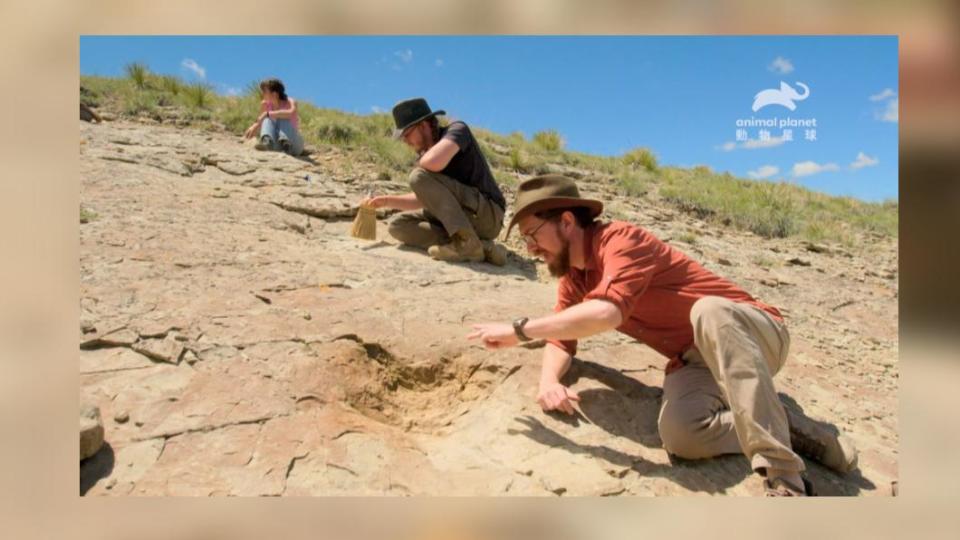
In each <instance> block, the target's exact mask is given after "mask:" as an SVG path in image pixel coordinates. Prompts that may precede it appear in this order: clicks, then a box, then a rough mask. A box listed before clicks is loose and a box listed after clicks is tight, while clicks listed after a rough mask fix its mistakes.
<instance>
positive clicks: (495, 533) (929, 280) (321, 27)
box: [0, 0, 960, 539]
mask: <svg viewBox="0 0 960 540" xmlns="http://www.w3.org/2000/svg"><path fill="white" fill-rule="evenodd" d="M958 6H960V4H958V3H957V2H948V1H944V0H917V1H914V2H902V1H891V0H886V1H885V0H879V1H849V2H830V1H826V0H807V1H805V2H790V3H788V2H773V1H769V0H763V1H761V0H749V1H705V0H704V1H700V0H673V1H659V2H657V1H654V2H645V3H642V4H641V3H638V2H628V1H615V2H611V1H602V0H594V1H592V2H579V1H574V0H534V1H520V0H488V1H487V2H470V1H453V0H446V1H442V2H440V1H436V0H434V1H424V0H408V1H406V2H403V3H386V2H372V1H366V0H352V1H338V2H331V1H309V2H308V1H301V2H290V3H283V2H271V3H264V2H251V1H245V0H234V1H232V2H206V3H203V4H198V3H194V2H185V1H167V2H139V1H130V0H124V1H119V0H117V1H89V2H83V3H80V2H55V1H52V0H35V1H33V2H29V3H13V2H5V3H2V4H0V18H2V20H4V21H5V22H7V24H6V25H5V30H4V33H3V36H2V37H0V40H2V42H3V50H4V53H5V54H3V55H2V56H0V73H3V77H4V81H5V84H4V89H5V92H4V93H5V96H4V97H5V99H4V100H3V103H4V109H5V117H6V118H5V123H4V126H5V129H3V130H0V145H2V148H3V149H4V150H3V155H4V160H3V161H4V180H3V182H2V184H0V185H2V186H3V188H2V189H3V194H2V197H0V200H2V201H3V211H2V212H0V230H2V231H3V235H2V244H0V246H2V248H3V250H2V253H3V264H2V265H0V268H2V275H0V278H2V279H0V283H2V284H3V295H2V298H3V300H2V306H3V307H2V312H0V344H2V345H0V358H2V359H3V364H2V365H3V372H2V373H3V374H2V376H0V428H2V433H3V434H4V438H3V440H4V442H5V443H7V444H3V445H0V460H2V462H3V463H4V467H3V468H2V470H3V472H2V473H0V474H2V477H0V484H2V485H3V486H4V488H5V490H4V493H3V495H2V496H0V522H2V523H4V529H5V530H6V531H9V532H8V533H7V534H8V535H9V537H11V538H19V537H25V536H28V535H29V536H30V537H32V536H43V537H50V538H54V537H57V538H59V537H63V536H69V537H90V538H94V537H96V538H131V537H136V538H152V537H156V538H174V537H175V538H239V537H265V536H280V537H286V536H290V535H292V533H293V532H294V529H297V530H300V531H302V532H305V533H306V534H309V535H310V536H311V537H330V538H339V537H347V536H350V537H357V536H362V537H376V538H384V537H387V538H411V539H426V538H511V537H513V536H523V537H553V538H591V537H595V536H596V535H597V534H598V533H599V534H601V535H604V536H607V535H616V536H626V535H627V534H629V535H630V536H634V535H638V534H639V535H651V534H653V535H659V534H663V533H665V532H666V531H668V530H669V531H671V533H673V532H677V529H681V530H682V531H681V532H688V533H696V532H703V531H709V532H712V533H716V532H718V531H721V530H722V531H723V532H726V531H729V532H730V533H731V534H736V535H737V536H738V537H741V538H743V537H752V536H760V535H763V536H768V535H769V534H770V531H771V530H776V531H777V533H778V534H780V533H784V536H786V537H788V538H789V537H800V536H801V535H802V534H803V533H804V529H806V528H807V527H810V526H820V527H832V531H828V532H832V533H833V534H843V536H844V537H848V536H849V537H852V538H858V537H867V536H869V537H879V536H902V535H904V534H919V533H920V532H922V536H923V537H930V538H938V537H943V538H955V537H956V534H957V532H958V529H960V525H958V521H957V519H956V517H954V516H955V512H949V511H948V509H949V508H950V507H953V505H955V502H954V501H953V500H952V499H953V497H955V496H956V495H957V493H958V491H960V489H958V484H957V478H958V477H960V475H958V472H960V464H958V461H957V460H956V459H955V458H954V455H953V450H954V449H955V448H958V447H960V444H958V443H960V430H957V429H956V421H955V420H954V419H955V415H954V414H953V412H954V411H955V410H957V405H958V392H956V390H955V388H956V384H955V381H957V380H958V377H957V376H958V375H960V367H958V366H960V364H958V362H957V361H956V360H957V353H956V350H957V349H956V347H957V345H958V341H960V340H958V338H957V337H956V336H957V335H958V333H957V332H956V328H957V326H958V325H957V320H958V315H957V312H958V309H957V308H958V305H960V302H958V300H960V292H958V287H957V285H956V284H955V282H954V280H955V278H956V277H957V275H958V272H957V270H956V269H957V267H958V266H957V263H958V258H960V257H958V250H960V247H958V242H957V240H956V239H955V238H954V234H956V232H957V231H958V230H960V227H958V224H960V217H958V216H960V182H958V179H960V178H958V172H960V152H958V148H957V147H958V142H960V122H958V117H960V114H958V113H960V43H958V41H960V39H958V36H960V32H958V30H960V28H958V27H960V7H958ZM220 33H229V34H325V33H364V34H415V33H444V34H461V33H478V34H494V33H524V34H604V33H612V34H700V33H706V34H887V35H891V34H893V35H898V36H899V44H900V62H901V64H900V65H901V72H900V81H901V87H900V89H899V92H900V94H901V95H902V99H901V101H900V106H901V109H902V110H901V112H902V119H901V131H900V133H901V141H900V145H901V146H900V167H901V170H900V202H901V208H902V213H903V215H902V217H901V221H900V223H901V235H900V238H901V292H902V295H903V297H902V299H901V304H900V305H901V308H902V309H901V313H900V316H901V319H900V320H901V325H902V326H901V358H902V359H904V360H905V362H904V363H903V366H902V372H903V373H904V377H903V384H902V389H903V390H902V395H901V412H902V420H901V422H900V425H901V426H902V430H903V433H902V437H901V440H902V441H903V448H902V470H901V475H900V476H901V478H902V481H901V486H900V495H901V496H900V498H895V499H886V500H874V501H856V502H853V501H843V502H840V501H829V500H821V501H809V502H808V503H805V504H807V505H819V506H817V508H816V509H815V511H816V516H817V517H816V518H815V519H812V518H811V516H812V515H814V514H813V512H811V511H810V510H813V507H812V506H804V507H803V510H802V513H801V512H797V511H796V510H799V509H794V511H793V512H789V513H788V511H789V510H790V508H788V507H787V505H788V504H789V503H784V504H779V505H778V507H777V508H776V509H772V508H770V507H769V504H770V503H768V502H764V501H762V500H756V501H726V500H724V501H716V500H711V501H709V503H704V502H703V501H694V500H690V499H682V500H673V501H643V502H642V503H641V502H640V501H630V500H626V501H618V502H616V503H613V504H609V505H603V506H602V507H600V508H598V507H597V506H599V505H598V504H597V501H582V502H581V501H565V502H562V503H559V504H558V503H556V502H554V503H553V504H551V505H550V508H549V509H548V508H547V505H546V504H537V505H536V506H535V507H533V508H528V507H527V504H528V503H527V502H524V503H519V504H518V503H512V502H510V503H501V502H498V501H484V502H483V503H482V504H478V503H477V502H476V501H471V502H469V503H468V502H463V503H461V504H457V505H456V506H457V507H458V508H457V509H451V510H449V511H448V510H446V509H445V507H440V506H439V505H440V504H441V503H439V502H437V501H413V504H408V503H405V502H403V501H399V502H389V501H378V502H370V501H366V500H356V501H348V502H344V503H342V504H346V505H348V510H349V511H348V510H343V511H340V510H337V509H335V508H339V505H340V504H341V502H340V501H336V502H334V501H319V502H318V501H291V502H287V504H284V505H282V506H280V505H277V504H271V503H272V501H271V502H267V501H241V502H239V504H236V503H234V504H229V502H228V501H201V502H198V503H194V502H190V503H189V505H187V504H183V503H182V502H181V501H110V502H109V503H107V502H106V501H80V500H79V498H78V497H77V484H76V481H77V467H76V461H75V454H76V444H77V443H76V437H75V426H74V423H75V421H76V420H75V419H76V414H75V410H76V403H77V399H78V396H77V393H78V392H77V388H78V385H77V380H76V373H75V369H76V368H75V366H76V361H75V359H76V354H77V351H76V331H77V330H76V328H77V320H78V309H79V308H78V305H77V294H78V286H79V285H78V262H77V261H78V252H77V237H78V236H77V234H78V231H77V227H78V225H77V220H76V214H77V210H76V209H77V204H78V191H77V179H76V170H77V132H76V129H77V127H76V126H77V124H76V122H77V120H76V110H77V99H78V98H77V80H78V46H79V35H82V34H220ZM304 61H305V62H309V61H310V59H308V58H305V59H304ZM285 502H286V501H285ZM256 503H259V504H256ZM264 503H266V504H264ZM321 504H322V508H323V512H322V513H321V511H320V510H318V508H320V507H321ZM443 504H456V503H455V502H445V503H443ZM529 504H533V503H529ZM641 504H642V506H641ZM161 505H165V506H171V507H172V508H168V509H167V510H169V511H170V513H169V514H168V513H163V514H161V513H159V508H158V507H159V506H161ZM734 505H735V506H734ZM848 505H856V506H855V507H853V508H851V506H848ZM101 506H102V507H101ZM547 510H550V512H549V514H547V513H546V512H547ZM188 512H192V513H188ZM868 512H869V514H868ZM693 513H695V514H696V516H695V517H694V516H693ZM738 513H739V515H737V514H738ZM685 514H690V515H685ZM168 515H169V516H174V515H175V516H177V517H176V518H175V519H171V518H168V517H166V516H168ZM160 516H164V517H163V518H160ZM307 516H310V517H309V519H308V518H307ZM348 516H349V517H348ZM734 516H736V517H741V518H742V519H731V518H733V517H734ZM710 517H717V518H718V519H716V520H711V519H709V518H710ZM720 517H722V518H723V519H722V520H721V519H719V518H720ZM720 523H722V524H723V525H725V526H726V527H724V526H723V525H721V526H719V527H718V525H719V524H720ZM730 524H735V527H734V528H730ZM834 524H838V525H836V526H834ZM839 524H842V525H839Z"/></svg>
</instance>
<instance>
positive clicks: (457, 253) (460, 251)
mask: <svg viewBox="0 0 960 540" xmlns="http://www.w3.org/2000/svg"><path fill="white" fill-rule="evenodd" d="M427 253H429V254H430V256H431V257H433V258H434V259H437V260H438V261H446V262H480V261H482V260H483V244H482V243H481V242H480V239H479V238H477V233H475V232H473V231H460V232H458V233H457V234H455V235H454V236H453V237H452V238H451V239H450V242H448V243H446V244H442V245H438V246H430V248H429V249H428V250H427Z"/></svg>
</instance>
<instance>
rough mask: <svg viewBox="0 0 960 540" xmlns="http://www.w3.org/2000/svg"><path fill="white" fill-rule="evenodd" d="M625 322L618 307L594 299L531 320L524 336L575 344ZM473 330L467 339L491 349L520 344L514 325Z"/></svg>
mask: <svg viewBox="0 0 960 540" xmlns="http://www.w3.org/2000/svg"><path fill="white" fill-rule="evenodd" d="M622 321H623V315H622V314H621V313H620V308H619V307H617V305H616V304H614V303H613V302H608V301H606V300H600V299H594V300H587V301H586V302H581V303H579V304H576V305H573V306H570V307H568V308H567V309H565V310H563V311H560V312H558V313H554V314H552V315H547V316H545V317H539V318H536V319H531V320H530V321H528V322H527V324H526V325H525V326H524V328H523V333H524V334H526V335H527V337H529V338H531V339H556V340H574V339H580V338H584V337H587V336H592V335H594V334H599V333H601V332H606V331H607V330H613V329H614V328H617V327H618V326H620V323H621V322H622ZM473 329H474V332H473V333H471V334H470V335H469V336H467V339H480V340H481V341H482V342H483V345H484V347H486V348H488V349H502V348H504V347H513V346H514V345H516V344H517V343H518V342H519V340H518V339H517V335H516V333H515V332H514V329H513V325H512V324H503V323H483V324H475V325H473Z"/></svg>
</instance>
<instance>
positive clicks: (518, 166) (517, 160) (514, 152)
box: [510, 146, 523, 171]
mask: <svg viewBox="0 0 960 540" xmlns="http://www.w3.org/2000/svg"><path fill="white" fill-rule="evenodd" d="M510 168H511V169H513V170H514V171H522V170H523V156H522V155H521V153H520V147H519V146H513V147H511V148H510Z"/></svg>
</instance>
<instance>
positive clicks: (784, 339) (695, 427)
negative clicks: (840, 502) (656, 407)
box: [658, 296, 804, 472]
mask: <svg viewBox="0 0 960 540" xmlns="http://www.w3.org/2000/svg"><path fill="white" fill-rule="evenodd" d="M690 322H691V324H693V334H694V345H695V348H693V349H690V350H689V351H688V352H687V353H685V355H684V359H685V360H686V361H687V364H686V365H685V366H683V367H681V368H680V369H678V370H676V371H674V372H672V373H671V374H670V375H667V376H666V377H665V378H664V381H663V407H662V408H661V409H660V418H659V420H658V428H659V431H660V439H661V440H662V441H663V446H664V448H665V449H666V450H667V451H668V452H670V453H671V454H674V455H677V456H679V457H682V458H687V459H699V458H707V457H711V456H717V455H721V454H734V453H735V454H739V453H742V454H744V455H746V456H747V458H748V459H749V460H750V465H751V467H752V468H753V469H754V470H755V471H758V470H760V469H762V468H767V467H770V468H775V469H781V470H786V471H798V472H799V471H802V470H804V465H803V460H802V459H800V457H799V456H797V454H795V453H794V452H793V451H792V450H791V449H790V429H789V425H788V424H787V416H786V413H785V411H784V409H783V405H781V403H780V399H779V397H778V396H777V391H776V389H775V388H774V385H773V375H775V374H776V373H777V372H778V371H780V368H781V367H783V363H784V361H785V360H786V358H787V353H788V352H789V349H790V335H789V334H788V333H787V328H786V326H785V325H784V324H783V323H780V322H779V321H777V320H776V319H774V318H773V317H771V316H770V315H769V314H767V313H766V312H764V311H763V310H761V309H759V308H757V307H754V306H751V305H749V304H742V303H735V302H733V301H731V300H728V299H725V298H719V297H715V296H708V297H704V298H701V299H700V300H698V301H697V302H696V303H695V304H694V305H693V309H691V311H690Z"/></svg>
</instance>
